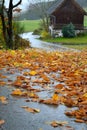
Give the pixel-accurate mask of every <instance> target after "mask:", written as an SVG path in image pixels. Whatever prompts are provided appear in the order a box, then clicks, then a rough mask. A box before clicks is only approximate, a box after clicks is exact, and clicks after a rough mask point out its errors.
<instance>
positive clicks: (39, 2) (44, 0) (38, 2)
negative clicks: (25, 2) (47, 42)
mask: <svg viewBox="0 0 87 130" xmlns="http://www.w3.org/2000/svg"><path fill="white" fill-rule="evenodd" d="M30 6H31V7H32V8H35V10H37V11H38V12H39V17H40V19H41V20H42V25H43V28H44V29H45V30H48V25H49V16H48V13H47V10H48V9H49V7H50V0H32V2H31V3H30Z"/></svg>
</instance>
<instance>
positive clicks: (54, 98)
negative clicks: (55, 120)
mask: <svg viewBox="0 0 87 130" xmlns="http://www.w3.org/2000/svg"><path fill="white" fill-rule="evenodd" d="M52 100H53V101H58V100H59V97H58V94H56V93H54V94H53V96H52Z"/></svg>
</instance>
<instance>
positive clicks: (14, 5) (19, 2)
mask: <svg viewBox="0 0 87 130" xmlns="http://www.w3.org/2000/svg"><path fill="white" fill-rule="evenodd" d="M21 2H22V0H20V1H19V2H18V3H17V4H15V5H13V7H12V8H15V7H17V6H18V5H20V4H21Z"/></svg>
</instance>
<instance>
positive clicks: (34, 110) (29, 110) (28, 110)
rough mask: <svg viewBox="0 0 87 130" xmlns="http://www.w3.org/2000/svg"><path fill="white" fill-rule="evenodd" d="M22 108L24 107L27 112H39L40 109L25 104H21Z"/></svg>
mask: <svg viewBox="0 0 87 130" xmlns="http://www.w3.org/2000/svg"><path fill="white" fill-rule="evenodd" d="M22 108H24V109H25V110H26V111H27V112H31V113H39V112H40V110H39V109H36V108H30V107H27V106H22Z"/></svg>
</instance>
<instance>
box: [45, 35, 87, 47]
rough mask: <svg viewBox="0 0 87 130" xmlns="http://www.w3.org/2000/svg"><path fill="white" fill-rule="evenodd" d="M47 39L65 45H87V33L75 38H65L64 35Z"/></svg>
mask: <svg viewBox="0 0 87 130" xmlns="http://www.w3.org/2000/svg"><path fill="white" fill-rule="evenodd" d="M46 41H47V42H53V43H62V44H63V45H83V44H84V45H87V35H86V36H81V37H74V38H64V37H58V38H50V39H46Z"/></svg>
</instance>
